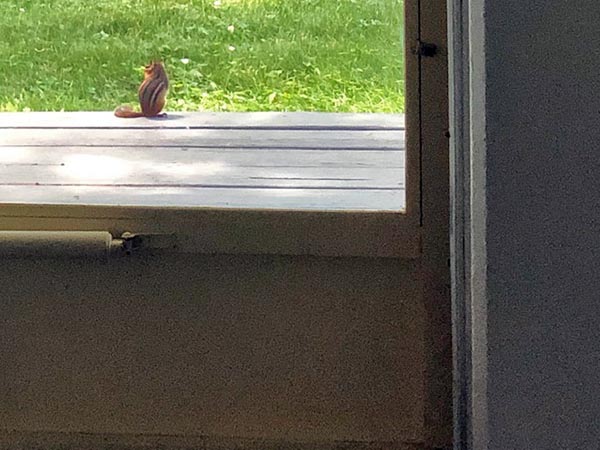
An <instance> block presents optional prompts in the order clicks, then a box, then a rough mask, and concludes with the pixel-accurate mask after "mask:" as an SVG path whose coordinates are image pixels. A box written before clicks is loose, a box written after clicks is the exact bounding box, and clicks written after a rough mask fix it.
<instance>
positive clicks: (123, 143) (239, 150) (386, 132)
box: [0, 113, 405, 211]
mask: <svg viewBox="0 0 600 450" xmlns="http://www.w3.org/2000/svg"><path fill="white" fill-rule="evenodd" d="M177 117H180V119H179V120H180V121H179V123H181V124H187V125H186V126H185V127H181V126H179V125H178V124H177V122H178V120H170V121H169V120H162V121H160V123H161V124H167V125H168V126H165V127H164V128H156V127H154V126H153V125H152V124H153V123H155V122H158V120H148V119H141V120H132V121H129V120H118V119H116V118H114V117H113V116H112V115H111V114H108V113H31V114H29V113H27V114H22V115H21V114H9V113H6V114H0V121H1V124H2V125H1V127H0V198H1V199H2V201H3V202H11V203H14V202H23V203H31V202H39V203H51V204H60V203H64V204H95V205H136V204H137V205H144V206H160V205H167V206H209V207H210V206H212V207H250V208H291V209H330V210H340V209H350V210H357V209H358V210H388V211H389V210H399V209H402V208H403V207H404V196H405V194H404V163H405V158H404V156H405V155H404V130H403V128H402V127H403V118H402V117H399V116H395V115H388V114H358V115H352V114H317V113H293V114H292V113H285V114H283V113H243V114H238V113H236V114H231V113H224V114H216V113H210V114H205V113H178V114H177ZM61 119H62V120H61ZM63 123H67V124H68V127H67V128H65V127H64V125H63ZM286 123H287V124H289V125H286ZM124 124H125V125H124ZM128 124H134V125H128ZM172 124H175V125H172ZM228 124H229V125H228ZM377 124H385V126H380V125H377ZM126 125H127V126H128V128H126V127H125V126H126ZM230 125H231V127H230V128H227V127H228V126H230ZM161 126H162V125H161ZM286 127H287V128H286ZM378 127H379V128H378Z"/></svg>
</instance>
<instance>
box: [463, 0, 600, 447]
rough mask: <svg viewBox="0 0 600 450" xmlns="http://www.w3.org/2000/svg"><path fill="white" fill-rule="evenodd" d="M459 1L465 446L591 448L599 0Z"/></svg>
mask: <svg viewBox="0 0 600 450" xmlns="http://www.w3.org/2000/svg"><path fill="white" fill-rule="evenodd" d="M463 3H466V2H462V1H459V0H454V1H453V4H454V6H455V7H458V6H460V4H463ZM467 9H468V14H467V17H466V18H465V17H464V16H463V19H464V20H465V22H464V23H466V24H468V32H469V46H470V48H469V53H468V56H467V57H465V58H463V59H462V61H463V62H465V63H466V64H467V65H468V67H467V70H466V72H467V73H468V80H467V81H465V82H464V83H463V84H462V85H459V88H458V91H457V92H456V94H457V96H455V98H454V101H455V102H456V101H458V99H459V98H460V96H462V97H467V98H468V99H469V102H468V103H469V117H470V119H471V120H470V123H469V129H468V130H464V124H462V123H460V121H458V120H457V119H456V118H455V120H454V125H455V127H457V128H461V127H463V128H462V131H466V132H467V137H465V138H464V139H461V141H460V142H455V143H454V149H455V151H461V149H463V150H464V149H465V147H462V145H463V144H464V143H465V142H467V143H468V145H467V147H466V150H468V151H469V158H467V165H466V166H463V168H464V167H466V169H467V170H466V171H465V172H466V173H462V172H461V171H459V172H460V173H459V172H455V175H456V176H457V177H460V178H457V179H455V180H454V182H455V185H456V184H457V183H460V182H462V181H464V180H465V179H466V180H468V189H467V192H466V193H465V196H466V197H465V198H466V199H467V202H466V203H467V205H466V206H465V207H464V209H461V211H462V212H463V213H464V212H465V211H466V213H467V215H466V217H465V218H464V223H465V224H466V225H467V227H466V228H467V231H466V232H465V233H463V235H462V236H463V237H465V236H467V240H466V241H465V254H466V256H465V257H464V258H460V259H458V260H457V259H455V264H456V266H455V267H457V268H461V267H462V268H464V269H465V274H466V275H465V277H464V280H465V282H464V283H463V285H462V287H463V288H464V287H466V288H467V289H464V292H465V294H464V295H463V296H462V298H458V297H457V298H455V306H456V308H455V311H460V310H461V308H462V307H464V308H463V309H462V311H465V312H466V327H465V328H464V329H463V330H462V332H461V333H462V334H461V335H460V336H463V337H464V335H465V334H466V333H465V330H467V331H469V332H470V333H471V336H470V340H469V341H468V344H469V345H468V348H467V349H465V346H464V345H462V346H461V345H460V344H461V341H460V339H458V340H457V341H456V342H457V344H458V348H457V356H458V357H459V359H460V357H461V356H462V359H460V361H462V362H463V363H465V362H466V364H467V369H466V370H465V371H462V372H461V371H460V365H457V369H458V370H459V375H461V376H459V377H457V379H458V380H462V382H465V383H466V384H465V385H466V386H467V387H468V389H467V390H468V394H469V395H467V396H466V398H467V405H466V407H467V408H466V409H467V414H466V416H467V418H468V419H470V424H471V427H472V428H471V431H472V434H471V437H470V444H471V447H472V448H477V449H480V448H481V449H484V448H487V449H498V450H509V449H523V450H534V449H583V448H585V449H591V448H598V446H599V445H600V425H599V420H600V419H599V418H600V2H598V1H597V0H579V1H577V2H573V1H564V0H563V1H559V0H551V1H548V0H502V1H497V0H470V1H469V2H468V8H467ZM453 57H454V58H456V57H457V54H456V53H455V54H454V55H453ZM455 81H457V78H455ZM455 136H459V137H460V135H458V134H455ZM455 156H456V155H455ZM453 162H454V163H460V160H459V159H458V158H454V160H453ZM454 193H455V194H456V190H455V191H454ZM459 206H460V205H459ZM458 212H459V211H458V210H457V209H455V211H454V214H453V217H454V220H455V221H460V220H461V219H460V217H461V215H460V214H459V213H458ZM455 230H458V231H459V232H460V229H459V227H455ZM454 242H457V240H456V236H455V240H454ZM458 254H459V256H460V252H458ZM455 255H457V252H455ZM461 265H462V266H461ZM457 274H460V270H455V277H454V281H455V283H458V284H460V283H461V280H460V278H459V277H458V276H456V275H457ZM455 318H456V317H455ZM457 331H460V327H458V328H457ZM465 350H468V351H466V352H465ZM465 375H466V378H467V380H466V381H465V377H464V376H465ZM459 391H460V390H459ZM463 400H464V398H463ZM464 417H465V416H464V414H463V415H462V416H461V418H462V419H464Z"/></svg>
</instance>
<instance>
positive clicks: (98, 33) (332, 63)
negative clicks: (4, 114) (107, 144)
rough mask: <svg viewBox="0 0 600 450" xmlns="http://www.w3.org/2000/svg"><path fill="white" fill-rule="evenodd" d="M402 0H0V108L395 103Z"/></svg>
mask: <svg viewBox="0 0 600 450" xmlns="http://www.w3.org/2000/svg"><path fill="white" fill-rule="evenodd" d="M402 9H403V8H402V0H221V1H220V2H219V1H218V0H217V1H214V0H210V1H209V0H187V1H184V0H94V1H88V0H48V1H43V0H23V1H14V0H0V11H1V12H2V14H1V15H0V61H1V64H0V111H23V110H111V109H113V108H114V107H115V106H116V105H117V104H120V103H134V102H135V100H136V90H137V86H138V85H139V82H140V80H141V66H142V65H143V64H144V63H146V62H148V61H149V60H150V59H152V58H160V59H162V60H163V61H164V62H165V64H166V66H167V71H168V73H169V75H170V78H171V89H170V91H169V96H168V104H167V109H168V110H188V111H197V110H213V111H264V110H290V111H297V110H315V111H369V112H398V111H402V110H403V109H404V95H403V91H404V86H403V84H404V80H403V78H404V69H403V61H402V48H403V45H402V38H401V35H402V22H403V18H402Z"/></svg>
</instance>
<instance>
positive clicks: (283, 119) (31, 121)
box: [0, 111, 404, 129]
mask: <svg viewBox="0 0 600 450" xmlns="http://www.w3.org/2000/svg"><path fill="white" fill-rule="evenodd" d="M32 125H35V126H36V127H41V128H43V127H46V128H107V127H108V128H132V127H137V128H140V127H141V128H186V127H190V128H260V127H265V128H284V129H291V128H302V129H305V128H321V129H404V115H403V114H370V113H359V114H357V113H318V112H253V113H214V112H202V113H168V114H167V117H166V118H156V119H146V118H136V119H119V118H117V117H115V116H114V115H113V113H112V112H110V111H86V112H64V113H62V112H61V113H59V112H31V113H0V129H1V128H31V127H32Z"/></svg>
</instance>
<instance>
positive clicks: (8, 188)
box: [0, 0, 445, 257]
mask: <svg viewBox="0 0 600 450" xmlns="http://www.w3.org/2000/svg"><path fill="white" fill-rule="evenodd" d="M421 3H422V2H419V1H409V0H407V1H406V2H405V5H404V7H405V17H406V20H405V23H406V26H405V41H406V52H405V55H406V57H405V66H406V67H405V73H406V114H407V115H406V120H405V123H406V127H407V134H406V148H407V149H408V151H407V152H406V155H405V156H404V155H403V152H402V151H401V150H402V147H403V145H404V142H403V137H404V124H403V123H402V121H401V120H399V118H398V117H397V116H389V117H388V119H386V120H389V123H380V122H379V119H377V118H373V117H372V116H368V115H364V116H352V117H351V118H343V117H341V116H324V115H320V114H315V113H304V114H299V115H292V114H287V113H275V112H274V113H262V114H259V115H253V116H248V115H245V114H244V113H239V114H235V115H232V116H231V115H228V116H220V115H218V114H209V115H207V116H205V119H204V123H202V124H198V123H197V122H193V123H191V122H189V119H188V118H187V117H186V116H185V115H184V114H177V113H173V114H170V117H169V119H168V120H165V121H159V120H155V121H152V120H144V121H140V122H139V123H138V122H135V121H134V122H127V121H123V120H118V119H113V118H112V117H107V115H106V114H105V113H104V115H101V114H100V113H88V114H84V113H72V114H71V113H69V114H66V113H65V114H53V113H39V114H33V113H31V114H19V113H3V114H2V115H3V120H2V134H3V139H2V141H3V142H2V146H3V147H4V148H3V149H2V156H0V159H1V162H2V164H3V166H4V167H5V169H6V168H8V169H9V170H8V171H7V172H5V174H6V175H5V177H4V179H3V181H2V186H0V195H1V198H2V199H4V202H6V203H5V204H4V205H3V207H2V211H1V212H0V217H1V221H0V225H1V226H2V228H4V229H30V230H99V229H101V230H109V231H110V232H111V233H112V234H113V236H115V235H116V236H118V235H120V234H122V233H123V232H126V231H129V232H134V233H141V234H154V235H156V234H159V235H160V234H174V235H176V236H177V247H178V248H179V249H180V250H183V251H206V252H218V251H223V252H248V253H257V252H258V253H284V254H286V253H287V254H319V255H332V256H342V255H365V256H403V257H414V256H417V255H418V254H419V252H420V225H421V218H422V213H423V211H422V203H423V201H425V199H424V196H423V190H422V185H423V183H424V173H423V164H424V163H426V158H424V155H423V151H424V149H425V147H424V145H425V144H426V142H425V141H424V139H423V133H426V132H428V131H427V130H428V128H427V127H426V126H423V123H424V121H425V120H426V121H428V124H429V125H428V126H429V127H431V128H429V129H430V130H431V129H433V128H436V130H437V131H440V129H441V128H440V126H439V125H440V122H443V121H444V120H443V118H442V119H439V118H437V117H436V116H435V115H434V114H432V115H429V114H428V113H427V111H426V110H425V109H426V108H427V107H428V105H429V106H432V108H433V109H435V105H430V104H431V103H432V101H429V102H428V101H427V99H428V98H430V97H427V92H425V90H424V89H423V83H428V84H430V85H434V84H435V83H436V80H439V79H440V77H441V78H442V79H443V78H444V77H445V73H443V72H442V73H441V74H440V73H439V69H440V67H441V68H443V67H444V62H441V64H440V60H441V58H435V57H432V56H433V54H434V53H435V47H427V46H424V45H422V44H424V43H425V42H426V41H425V39H424V34H425V33H427V32H428V29H429V28H428V27H429V26H431V28H432V29H434V28H435V27H436V26H437V25H438V24H439V20H440V17H443V15H444V14H445V13H444V11H442V10H440V11H433V10H431V11H430V10H428V9H429V8H425V6H423V5H422V4H421ZM426 9H427V10H426ZM367 25H369V24H368V23H365V26H367ZM442 40H443V38H442ZM438 42H440V41H438ZM421 49H425V50H427V51H420V50H421ZM428 52H429V53H428ZM436 71H437V73H436ZM424 105H425V107H424ZM108 116H109V115H108ZM249 117H251V118H252V122H249V120H248V118H249ZM352 120H358V121H359V122H358V125H356V124H354V123H351V121H352ZM436 120H437V122H436ZM378 122H379V123H378ZM113 127H114V128H113ZM140 139H142V142H141V145H140ZM148 141H151V142H152V145H153V146H155V147H156V146H158V147H160V148H159V149H156V148H148V145H149V144H148ZM190 143H192V144H191V145H190ZM234 147H235V148H236V151H234V152H228V154H227V158H230V159H229V161H227V160H226V159H224V155H223V154H222V152H221V154H219V149H222V148H229V149H231V148H234ZM59 148H60V152H61V155H62V157H61V158H60V159H57V158H56V154H57V151H58V149H59ZM325 148H326V149H327V152H326V153H324V152H323V151H322V149H325ZM82 149H85V151H81V150H82ZM90 150H92V151H90ZM292 153H293V156H292ZM211 155H212V156H211ZM290 159H292V160H293V164H294V167H293V169H294V170H290V167H287V166H286V164H288V163H289V161H290ZM349 159H351V161H349ZM234 160H237V162H236V163H235V164H237V167H238V168H239V170H237V171H236V170H231V167H232V166H233V165H234V164H233V163H232V161H234ZM332 163H335V164H337V166H336V167H333V168H332V167H331V165H332ZM268 165H271V166H272V167H270V168H267V167H266V166H268ZM288 166H289V164H288ZM349 166H352V173H350V170H351V169H350V168H349ZM98 168H101V170H98ZM300 169H303V170H300ZM402 170H404V178H405V180H403V179H402V178H403V177H402V175H401V173H402ZM335 171H337V172H335ZM36 173H37V174H40V173H43V182H40V181H38V180H40V179H41V178H39V175H36ZM332 173H335V176H332ZM344 173H346V174H348V175H346V176H344ZM395 173H397V174H398V175H399V176H397V178H395V176H396V175H394V174H395ZM199 175H201V176H202V177H201V178H202V180H203V181H202V182H194V180H195V179H197V178H198V176H199ZM95 177H96V178H95ZM207 180H208V181H207ZM235 183H237V184H235ZM232 184H234V185H235V186H237V188H236V189H232V188H231V185H232ZM431 186H433V184H432V185H431Z"/></svg>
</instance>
